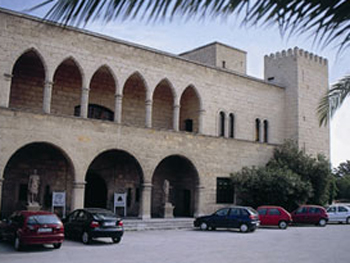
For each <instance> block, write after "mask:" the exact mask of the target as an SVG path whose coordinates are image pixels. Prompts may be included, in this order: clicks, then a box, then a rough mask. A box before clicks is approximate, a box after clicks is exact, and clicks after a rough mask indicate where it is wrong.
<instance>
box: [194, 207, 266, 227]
mask: <svg viewBox="0 0 350 263" xmlns="http://www.w3.org/2000/svg"><path fill="white" fill-rule="evenodd" d="M259 224H260V221H259V215H258V212H257V211H255V210H254V209H253V208H251V207H245V206H232V207H226V208H222V209H219V210H218V211H216V212H215V213H214V214H212V215H208V216H201V217H198V218H196V219H195V221H194V226H195V227H199V228H200V229H201V230H209V229H211V230H215V229H216V228H238V229H239V230H240V231H241V232H244V233H245V232H253V231H254V230H255V229H256V228H257V227H258V226H259Z"/></svg>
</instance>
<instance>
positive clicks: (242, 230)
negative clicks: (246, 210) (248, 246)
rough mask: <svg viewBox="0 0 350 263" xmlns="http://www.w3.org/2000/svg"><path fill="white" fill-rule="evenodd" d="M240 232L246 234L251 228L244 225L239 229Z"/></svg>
mask: <svg viewBox="0 0 350 263" xmlns="http://www.w3.org/2000/svg"><path fill="white" fill-rule="evenodd" d="M239 230H240V231H241V232H242V233H246V232H248V230H249V227H248V225H247V224H242V225H241V226H240V227H239Z"/></svg>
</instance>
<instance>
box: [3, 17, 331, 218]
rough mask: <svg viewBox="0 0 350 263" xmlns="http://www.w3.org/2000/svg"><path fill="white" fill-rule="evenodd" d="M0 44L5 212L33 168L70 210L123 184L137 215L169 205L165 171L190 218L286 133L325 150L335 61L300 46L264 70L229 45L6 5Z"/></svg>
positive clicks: (104, 200) (17, 201)
mask: <svg viewBox="0 0 350 263" xmlns="http://www.w3.org/2000/svg"><path fill="white" fill-rule="evenodd" d="M0 46H1V51H0V73H1V75H0V152H1V156H0V201H1V202H0V204H1V207H0V209H1V210H0V211H1V215H7V214H9V213H11V212H12V211H13V210H15V209H22V208H23V206H24V205H25V200H23V199H24V198H23V196H24V193H25V185H26V183H27V181H28V176H29V174H30V173H31V172H32V171H33V170H34V169H37V170H38V174H39V175H40V176H41V177H42V182H43V183H42V184H41V189H40V198H39V199H40V203H41V204H42V205H43V208H44V209H50V197H51V194H52V192H53V191H66V193H67V210H68V211H71V210H73V209H75V208H80V207H84V205H92V206H100V207H106V208H108V209H113V194H114V193H115V192H123V193H127V195H128V201H127V203H128V204H127V211H128V216H130V217H141V218H149V217H151V216H152V217H162V216H164V211H163V210H162V209H163V207H162V191H161V187H162V185H163V182H164V180H168V181H169V182H170V185H171V192H170V194H171V201H172V203H173V205H174V206H175V208H174V215H175V216H179V217H181V216H194V215H199V214H205V213H209V212H212V211H213V210H214V209H217V208H219V207H220V206H222V205H225V204H218V203H217V202H216V194H217V189H216V186H217V178H221V177H229V176H230V173H232V172H235V171H238V170H239V169H241V168H242V167H244V166H252V165H256V166H258V165H264V164H265V163H266V162H267V161H268V160H269V158H270V157H271V154H272V151H273V148H274V147H275V146H276V145H279V144H281V143H283V141H284V140H285V139H289V138H292V139H295V140H296V141H297V142H298V143H299V146H300V147H301V148H303V149H305V151H306V152H307V153H310V154H316V153H323V154H325V155H326V156H327V157H328V156H329V129H328V128H323V127H321V128H320V127H318V125H317V116H316V115H315V107H316V106H317V101H318V99H319V98H320V97H321V96H322V95H323V94H324V92H326V90H327V88H328V74H327V70H328V69H327V62H326V60H324V59H322V58H319V57H317V56H313V55H310V54H308V53H307V52H304V51H302V50H298V49H295V50H293V51H289V52H287V53H286V52H284V53H282V54H281V55H279V54H275V55H271V56H269V57H266V58H265V65H266V68H265V71H266V72H265V75H266V77H265V80H260V79H256V78H253V77H249V76H247V75H246V59H245V57H246V54H245V52H243V51H240V50H236V49H234V48H230V47H228V46H226V45H223V44H220V43H213V44H209V45H207V46H205V47H204V48H199V49H196V50H194V51H190V52H187V53H185V54H182V55H181V56H177V55H172V54H168V53H164V52H161V51H157V50H153V49H150V48H147V47H142V46H138V45H134V44H131V43H127V42H123V41H119V40H116V39H112V38H109V37H105V36H101V35H98V34H93V33H90V32H86V31H83V30H78V29H75V28H62V27H60V26H58V25H56V24H53V23H48V22H43V21H41V20H38V19H35V18H32V17H28V16H23V15H19V14H16V13H11V12H8V11H4V10H0ZM199 51H200V52H199ZM191 59H193V60H191ZM223 59H225V63H224V64H223V63H222V61H223ZM220 116H222V118H220ZM230 116H234V125H232V127H233V129H234V136H231V133H230V132H229V128H228V127H229V126H230V125H231V122H232V121H231V120H230ZM257 120H258V121H259V122H260V123H261V127H260V129H259V130H260V133H259V134H258V138H260V139H259V140H258V141H256V131H257V127H256V123H257ZM264 123H266V128H265V126H264V125H265V124H264ZM267 124H268V126H267ZM223 127H224V129H225V132H224V133H223V136H220V134H221V129H222V128H223ZM265 135H266V136H265ZM267 135H268V136H267ZM263 138H268V139H266V140H264V139H263Z"/></svg>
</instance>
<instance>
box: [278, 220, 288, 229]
mask: <svg viewBox="0 0 350 263" xmlns="http://www.w3.org/2000/svg"><path fill="white" fill-rule="evenodd" d="M278 227H279V228H280V229H286V228H287V227H288V224H287V222H286V221H280V222H279V223H278Z"/></svg>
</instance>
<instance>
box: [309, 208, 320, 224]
mask: <svg viewBox="0 0 350 263" xmlns="http://www.w3.org/2000/svg"><path fill="white" fill-rule="evenodd" d="M321 212H322V211H321V209H320V208H318V207H309V210H308V213H307V217H306V220H307V221H306V222H307V223H311V224H317V223H318V222H319V221H320V219H321Z"/></svg>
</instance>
